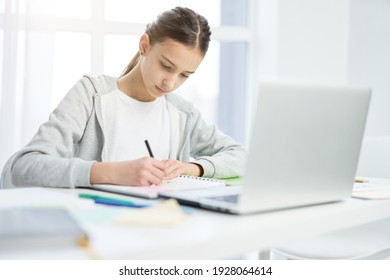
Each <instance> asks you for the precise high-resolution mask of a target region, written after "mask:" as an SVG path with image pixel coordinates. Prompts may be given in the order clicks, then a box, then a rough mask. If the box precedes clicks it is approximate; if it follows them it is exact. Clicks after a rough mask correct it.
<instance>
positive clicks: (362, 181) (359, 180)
mask: <svg viewBox="0 0 390 280" xmlns="http://www.w3.org/2000/svg"><path fill="white" fill-rule="evenodd" d="M355 183H368V181H366V180H362V179H355Z"/></svg>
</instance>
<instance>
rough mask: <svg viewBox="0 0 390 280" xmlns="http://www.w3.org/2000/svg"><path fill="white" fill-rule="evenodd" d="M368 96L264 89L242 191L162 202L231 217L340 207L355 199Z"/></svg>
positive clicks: (353, 91) (187, 194) (188, 194)
mask: <svg viewBox="0 0 390 280" xmlns="http://www.w3.org/2000/svg"><path fill="white" fill-rule="evenodd" d="M370 96H371V92H370V90H369V89H365V88H356V87H341V86H319V85H302V84H293V83H281V82H279V83H278V82H267V83H263V84H262V85H261V87H260V93H259V96H258V104H257V109H256V114H255V115H256V116H255V118H254V120H253V126H252V132H251V139H250V145H249V156H248V160H247V166H246V173H245V176H244V179H243V184H242V186H235V187H217V188H209V189H207V190H205V189H203V190H197V191H195V190H189V191H175V192H168V193H164V197H173V198H176V199H178V200H179V202H181V203H183V204H189V205H194V206H199V207H202V208H208V209H213V210H217V211H223V212H229V213H234V214H246V213H252V212H261V211H271V210H277V209H284V208H291V207H298V206H305V205H314V204H320V203H327V202H333V201H340V200H343V199H345V198H347V197H349V196H350V195H351V192H352V187H353V183H354V178H355V172H356V168H357V163H358V158H359V153H360V147H361V143H362V138H363V134H364V128H365V123H366V117H367V112H368V107H369V102H370Z"/></svg>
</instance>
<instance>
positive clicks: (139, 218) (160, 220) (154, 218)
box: [114, 199, 187, 227]
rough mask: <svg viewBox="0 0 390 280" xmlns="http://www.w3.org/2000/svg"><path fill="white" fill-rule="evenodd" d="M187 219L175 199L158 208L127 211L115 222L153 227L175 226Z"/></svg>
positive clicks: (157, 206)
mask: <svg viewBox="0 0 390 280" xmlns="http://www.w3.org/2000/svg"><path fill="white" fill-rule="evenodd" d="M186 218H187V214H185V213H184V212H183V211H182V209H181V208H180V205H179V203H178V202H177V201H176V200H175V199H168V200H166V201H163V202H161V203H159V204H157V205H156V206H152V207H148V208H141V209H138V210H132V211H126V212H125V213H122V214H120V215H119V216H118V217H117V218H116V219H115V220H114V223H115V224H119V225H137V226H151V227H168V226H175V225H177V224H179V223H181V222H183V221H184V220H185V219H186Z"/></svg>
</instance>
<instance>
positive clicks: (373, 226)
mask: <svg viewBox="0 0 390 280" xmlns="http://www.w3.org/2000/svg"><path fill="white" fill-rule="evenodd" d="M357 175H358V176H362V177H381V178H390V136H384V137H375V138H367V139H365V140H364V142H363V146H362V151H361V155H360V162H359V167H358V171H357ZM389 203H390V202H389ZM356 214H357V215H359V213H356ZM270 259H283V260H286V259H390V217H389V218H386V219H383V220H380V221H376V222H373V223H369V224H365V225H362V226H359V227H354V228H350V229H346V230H342V231H337V232H334V233H331V234H326V235H321V236H316V237H313V238H310V239H306V240H304V241H299V242H295V243H290V244H286V245H283V246H281V247H275V248H271V249H270Z"/></svg>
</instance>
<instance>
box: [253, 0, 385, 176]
mask: <svg viewBox="0 0 390 280" xmlns="http://www.w3.org/2000/svg"><path fill="white" fill-rule="evenodd" d="M256 9H257V12H258V17H257V19H256V21H257V22H256V26H257V31H256V32H257V34H258V38H257V40H256V44H257V46H256V49H257V50H258V51H257V58H256V65H257V68H258V69H257V70H256V71H255V73H259V74H258V75H257V76H256V77H254V78H255V79H257V81H258V82H259V81H260V80H261V79H263V78H265V77H268V76H272V77H280V78H283V79H286V78H287V79H299V80H309V81H315V82H330V83H341V84H346V83H350V84H355V85H364V86H370V87H371V88H372V89H373V98H372V102H371V107H370V113H369V117H368V122H367V127H366V134H365V140H364V143H363V147H362V153H361V158H360V163H359V168H358V175H360V176H378V177H389V178H390V108H389V107H390V1H388V0H273V1H270V0H261V1H259V3H258V5H257V7H256Z"/></svg>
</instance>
